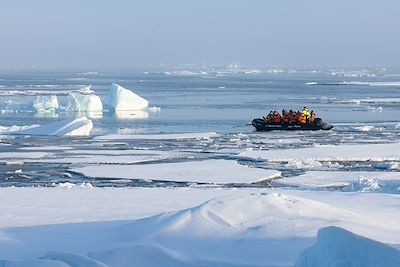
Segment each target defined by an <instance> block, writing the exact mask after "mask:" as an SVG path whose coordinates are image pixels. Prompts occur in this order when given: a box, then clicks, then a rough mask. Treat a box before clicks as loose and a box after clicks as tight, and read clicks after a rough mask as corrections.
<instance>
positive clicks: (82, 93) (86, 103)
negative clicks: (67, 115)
mask: <svg viewBox="0 0 400 267" xmlns="http://www.w3.org/2000/svg"><path fill="white" fill-rule="evenodd" d="M66 110H67V112H86V111H102V110H103V103H102V102H101V99H100V97H99V96H97V95H95V94H94V91H93V90H91V86H85V87H83V88H81V89H80V90H79V91H76V92H71V93H69V94H68V103H67V107H66Z"/></svg>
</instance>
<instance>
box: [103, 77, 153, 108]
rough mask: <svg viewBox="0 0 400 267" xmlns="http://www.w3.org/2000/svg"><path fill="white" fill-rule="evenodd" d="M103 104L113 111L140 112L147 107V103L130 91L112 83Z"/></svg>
mask: <svg viewBox="0 0 400 267" xmlns="http://www.w3.org/2000/svg"><path fill="white" fill-rule="evenodd" d="M104 104H105V105H106V106H108V107H110V108H112V109H113V110H116V111H119V110H140V109H145V108H147V107H148V106H149V101H147V100H146V99H144V98H142V97H140V96H138V95H137V94H135V93H134V92H132V91H131V90H128V89H125V88H124V87H122V86H120V85H118V84H115V83H113V84H112V85H111V88H110V91H109V92H108V94H107V96H106V98H105V100H104Z"/></svg>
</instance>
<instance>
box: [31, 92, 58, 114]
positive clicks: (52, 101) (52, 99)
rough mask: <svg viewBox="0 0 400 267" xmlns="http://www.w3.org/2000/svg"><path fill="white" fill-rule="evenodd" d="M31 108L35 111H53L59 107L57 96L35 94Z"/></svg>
mask: <svg viewBox="0 0 400 267" xmlns="http://www.w3.org/2000/svg"><path fill="white" fill-rule="evenodd" d="M33 108H34V109H35V110H36V112H37V113H43V112H55V111H56V110H57V109H58V108H59V105H58V99H57V96H55V95H51V96H36V98H35V99H34V100H33Z"/></svg>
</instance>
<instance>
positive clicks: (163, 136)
mask: <svg viewBox="0 0 400 267" xmlns="http://www.w3.org/2000/svg"><path fill="white" fill-rule="evenodd" d="M214 137H218V134H217V133H215V132H208V133H177V134H108V135H101V136H96V137H95V138H94V139H95V140H104V141H106V140H110V141H112V140H184V139H198V140H200V139H210V138H214Z"/></svg>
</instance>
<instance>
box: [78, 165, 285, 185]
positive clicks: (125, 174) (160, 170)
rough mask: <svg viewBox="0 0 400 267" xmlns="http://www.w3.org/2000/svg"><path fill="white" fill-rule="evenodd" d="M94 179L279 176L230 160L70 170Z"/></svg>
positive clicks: (198, 179)
mask: <svg viewBox="0 0 400 267" xmlns="http://www.w3.org/2000/svg"><path fill="white" fill-rule="evenodd" d="M72 171H74V172H79V173H82V174H83V175H85V176H89V177H96V178H102V177H104V178H116V179H121V178H123V179H141V180H154V181H157V180H158V181H175V182H198V183H216V184H220V183H227V184H230V183H254V182H259V181H262V180H268V179H273V178H277V177H280V175H281V172H280V171H276V170H264V169H258V168H250V167H247V166H244V165H241V164H239V163H237V162H236V161H231V160H204V161H189V162H176V163H155V164H143V165H135V164H133V165H119V164H118V165H110V164H107V165H95V166H85V167H82V168H75V169H72Z"/></svg>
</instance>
